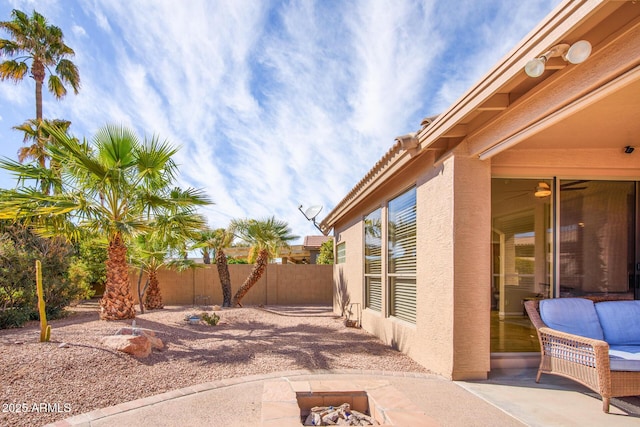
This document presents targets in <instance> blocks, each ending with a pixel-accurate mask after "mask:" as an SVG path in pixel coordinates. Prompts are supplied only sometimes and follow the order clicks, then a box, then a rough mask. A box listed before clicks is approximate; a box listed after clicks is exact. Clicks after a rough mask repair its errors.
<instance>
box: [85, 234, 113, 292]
mask: <svg viewBox="0 0 640 427" xmlns="http://www.w3.org/2000/svg"><path fill="white" fill-rule="evenodd" d="M78 256H79V260H80V261H81V262H82V264H83V265H82V266H81V268H82V269H83V270H84V271H85V272H86V280H87V282H88V283H89V286H91V287H92V289H93V290H94V294H99V295H101V294H102V293H103V292H104V286H105V283H106V282H107V266H106V261H107V257H108V253H107V243H106V241H104V239H99V238H94V239H88V240H85V241H82V242H81V243H80V244H79V245H78Z"/></svg>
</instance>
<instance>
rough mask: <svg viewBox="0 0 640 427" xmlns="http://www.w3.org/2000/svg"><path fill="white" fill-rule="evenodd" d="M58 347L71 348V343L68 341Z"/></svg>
mask: <svg viewBox="0 0 640 427" xmlns="http://www.w3.org/2000/svg"><path fill="white" fill-rule="evenodd" d="M58 348H69V344H67V343H66V342H63V343H61V344H60V345H59V346H58Z"/></svg>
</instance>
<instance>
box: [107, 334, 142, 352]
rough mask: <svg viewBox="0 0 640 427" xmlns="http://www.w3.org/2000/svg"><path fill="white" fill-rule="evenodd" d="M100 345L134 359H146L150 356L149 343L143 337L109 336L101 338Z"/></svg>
mask: <svg viewBox="0 0 640 427" xmlns="http://www.w3.org/2000/svg"><path fill="white" fill-rule="evenodd" d="M102 343H103V344H104V345H106V346H107V347H110V348H113V349H114V350H118V351H122V352H124V353H128V354H131V355H132V356H135V357H147V356H149V354H151V341H150V340H149V337H147V336H145V335H110V336H107V337H103V338H102Z"/></svg>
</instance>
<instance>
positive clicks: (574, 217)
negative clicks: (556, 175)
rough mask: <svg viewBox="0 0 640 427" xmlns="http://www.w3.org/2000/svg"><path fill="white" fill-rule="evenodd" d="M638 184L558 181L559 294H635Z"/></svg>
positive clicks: (623, 295)
mask: <svg viewBox="0 0 640 427" xmlns="http://www.w3.org/2000/svg"><path fill="white" fill-rule="evenodd" d="M636 187H637V185H636V183H635V182H626V181H590V180H560V182H559V194H560V196H559V200H560V202H559V208H560V209H559V211H560V215H559V243H560V245H559V246H560V248H559V264H558V267H559V268H558V284H559V296H560V297H572V296H584V295H591V296H598V295H602V296H607V297H609V298H610V297H620V298H630V299H632V298H633V297H634V289H635V280H636V274H637V273H636V271H635V270H636V266H637V263H638V261H637V255H636V252H637V250H636V249H637V246H638V233H637V231H636V229H637V227H636V223H637V200H636Z"/></svg>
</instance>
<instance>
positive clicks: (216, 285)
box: [129, 264, 333, 305]
mask: <svg viewBox="0 0 640 427" xmlns="http://www.w3.org/2000/svg"><path fill="white" fill-rule="evenodd" d="M252 268H253V265H247V264H232V265H229V275H230V276H231V292H232V295H234V294H235V292H236V291H237V290H238V289H239V288H240V286H242V283H243V282H244V280H245V279H246V278H247V276H249V274H250V272H251V270H252ZM138 276H139V270H133V269H132V270H131V272H130V274H129V283H130V286H131V293H132V294H133V295H134V299H135V300H136V303H137V301H138ZM146 279H147V276H146V274H145V275H143V278H142V284H143V285H144V283H145V282H146ZM158 279H159V282H160V292H161V293H162V299H163V301H164V304H165V305H214V304H217V305H222V288H221V286H220V278H219V277H218V270H217V268H216V265H215V264H210V265H205V266H204V267H201V268H196V269H190V270H186V271H182V272H177V271H173V270H165V269H163V270H160V271H159V273H158ZM332 302H333V266H332V265H316V264H304V265H300V264H269V265H268V266H267V269H266V271H265V273H264V274H263V275H262V278H261V279H260V280H259V281H258V283H256V284H255V285H254V286H253V287H252V288H251V290H250V291H249V293H248V294H247V295H246V296H245V297H244V298H243V299H242V304H243V305H260V304H263V305H291V304H309V305H331V304H332Z"/></svg>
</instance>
